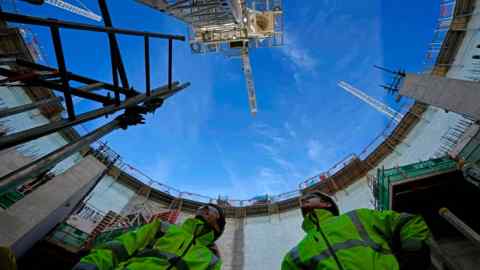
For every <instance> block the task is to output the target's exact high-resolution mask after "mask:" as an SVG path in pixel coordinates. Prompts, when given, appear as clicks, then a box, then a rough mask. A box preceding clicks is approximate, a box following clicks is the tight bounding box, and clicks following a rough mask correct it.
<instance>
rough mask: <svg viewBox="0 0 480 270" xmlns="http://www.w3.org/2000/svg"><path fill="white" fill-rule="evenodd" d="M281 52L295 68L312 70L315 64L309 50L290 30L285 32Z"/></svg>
mask: <svg viewBox="0 0 480 270" xmlns="http://www.w3.org/2000/svg"><path fill="white" fill-rule="evenodd" d="M282 52H283V54H284V55H285V56H286V57H287V58H288V59H289V60H290V61H291V62H292V63H293V65H294V67H295V68H297V69H300V70H302V71H312V70H314V69H315V67H316V65H317V61H316V59H315V58H314V57H313V56H312V54H311V53H310V51H309V50H308V49H307V48H305V47H303V46H302V45H301V43H300V42H299V41H298V40H297V39H296V38H295V37H294V36H293V35H292V33H290V32H287V33H285V45H284V46H283V47H282ZM295 75H297V74H295Z"/></svg>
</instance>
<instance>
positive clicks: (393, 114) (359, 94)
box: [338, 81, 404, 124]
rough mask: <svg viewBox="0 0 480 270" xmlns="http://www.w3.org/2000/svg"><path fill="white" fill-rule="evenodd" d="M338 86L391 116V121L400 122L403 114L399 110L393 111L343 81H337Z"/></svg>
mask: <svg viewBox="0 0 480 270" xmlns="http://www.w3.org/2000/svg"><path fill="white" fill-rule="evenodd" d="M338 86H340V87H341V88H342V89H344V90H345V91H347V92H349V93H350V94H352V95H354V96H355V97H357V98H359V99H360V100H362V101H364V102H365V103H367V104H368V105H370V106H372V108H374V109H375V110H377V111H379V112H381V113H383V114H384V115H386V116H388V117H389V118H391V119H392V120H393V121H395V122H396V123H397V124H398V123H400V121H401V120H402V118H403V116H404V115H403V114H401V113H400V112H397V111H395V110H394V109H392V108H390V107H389V106H387V105H386V104H384V103H382V102H380V101H378V100H376V99H375V98H373V97H371V96H369V95H367V94H365V93H364V92H362V91H361V90H359V89H357V88H355V87H353V86H352V85H350V84H348V83H346V82H344V81H339V82H338Z"/></svg>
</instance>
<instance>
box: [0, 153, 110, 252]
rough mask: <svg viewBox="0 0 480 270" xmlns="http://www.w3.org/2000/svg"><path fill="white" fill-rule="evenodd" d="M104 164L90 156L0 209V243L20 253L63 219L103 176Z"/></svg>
mask: <svg viewBox="0 0 480 270" xmlns="http://www.w3.org/2000/svg"><path fill="white" fill-rule="evenodd" d="M105 169H106V168H105V166H104V165H103V164H102V163H100V162H99V161H98V160H96V159H95V158H93V157H91V156H89V157H86V158H85V159H83V160H82V161H81V162H80V163H78V164H77V165H75V166H74V167H72V168H71V169H70V170H68V171H67V172H65V173H63V174H60V175H58V176H56V177H54V178H53V179H52V180H50V181H49V182H48V183H46V184H44V185H43V186H41V187H39V188H38V189H37V190H35V191H34V192H33V193H31V194H29V195H28V196H26V197H25V198H24V199H22V200H20V201H18V202H17V203H15V204H14V205H13V206H11V207H10V208H8V209H7V210H1V211H0V220H2V226H1V227H0V246H8V247H11V248H12V249H13V251H14V252H15V254H16V255H17V256H21V255H22V254H23V253H24V252H26V251H27V250H28V249H29V248H30V247H32V246H33V244H35V242H36V241H38V240H40V239H41V238H43V237H44V236H45V235H46V234H47V233H48V232H49V231H50V230H51V229H53V227H55V226H56V225H57V224H58V223H59V222H61V221H63V220H64V219H65V218H66V217H67V216H68V215H69V214H70V213H71V211H72V209H73V208H74V207H75V206H76V205H77V203H78V202H79V201H80V200H81V199H82V198H83V196H85V194H86V193H87V192H88V191H89V190H90V188H91V187H92V186H93V185H94V184H95V182H96V181H97V180H98V177H101V176H102V173H103V172H104V170H105Z"/></svg>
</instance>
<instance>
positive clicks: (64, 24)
mask: <svg viewBox="0 0 480 270" xmlns="http://www.w3.org/2000/svg"><path fill="white" fill-rule="evenodd" d="M0 19H3V20H5V21H8V22H16V23H25V24H32V25H42V26H57V27H59V28H66V29H76V30H86V31H93V32H101V33H114V34H123V35H131V36H141V37H143V36H149V37H152V38H160V39H174V40H180V41H185V37H184V36H181V35H167V34H162V33H155V32H145V31H137V30H130V29H123V28H111V27H100V26H96V25H91V24H83V23H74V22H68V21H61V20H54V19H44V18H39V17H33V16H25V15H19V14H14V13H9V12H0Z"/></svg>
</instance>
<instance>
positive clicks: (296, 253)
mask: <svg viewBox="0 0 480 270" xmlns="http://www.w3.org/2000/svg"><path fill="white" fill-rule="evenodd" d="M290 257H291V258H292V261H293V263H294V264H296V265H297V266H301V265H302V261H300V251H299V250H298V246H296V247H294V248H292V250H290Z"/></svg>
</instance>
